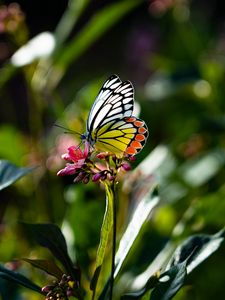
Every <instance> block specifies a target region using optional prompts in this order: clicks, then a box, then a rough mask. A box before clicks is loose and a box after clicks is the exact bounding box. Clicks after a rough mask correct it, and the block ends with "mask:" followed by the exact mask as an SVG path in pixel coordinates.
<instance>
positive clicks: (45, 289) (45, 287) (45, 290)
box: [41, 285, 54, 293]
mask: <svg viewBox="0 0 225 300" xmlns="http://www.w3.org/2000/svg"><path fill="white" fill-rule="evenodd" d="M53 287H54V286H53V285H46V286H44V287H43V288H42V289H41V291H42V292H43V293H48V292H50V291H51V290H52V288H53Z"/></svg>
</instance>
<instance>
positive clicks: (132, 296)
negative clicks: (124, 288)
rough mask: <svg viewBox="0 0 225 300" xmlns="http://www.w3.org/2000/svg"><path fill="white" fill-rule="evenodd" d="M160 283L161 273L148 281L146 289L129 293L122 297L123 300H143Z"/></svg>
mask: <svg viewBox="0 0 225 300" xmlns="http://www.w3.org/2000/svg"><path fill="white" fill-rule="evenodd" d="M158 281H159V272H157V273H155V274H154V275H152V276H151V277H150V278H149V280H148V281H147V283H146V285H145V287H144V288H143V289H141V290H139V291H135V292H132V293H127V294H125V295H123V296H122V297H121V300H131V299H136V300H137V299H141V298H142V297H143V296H144V295H145V294H146V293H147V292H148V291H149V290H150V289H153V288H154V287H155V286H156V284H157V283H158Z"/></svg>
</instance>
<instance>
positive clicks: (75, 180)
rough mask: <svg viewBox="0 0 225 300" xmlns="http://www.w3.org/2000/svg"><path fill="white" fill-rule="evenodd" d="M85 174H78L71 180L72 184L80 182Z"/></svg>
mask: <svg viewBox="0 0 225 300" xmlns="http://www.w3.org/2000/svg"><path fill="white" fill-rule="evenodd" d="M85 175H86V173H85V172H80V173H79V174H78V175H77V176H76V177H75V178H74V180H73V182H74V183H78V182H81V181H82V180H83V178H84V177H85Z"/></svg>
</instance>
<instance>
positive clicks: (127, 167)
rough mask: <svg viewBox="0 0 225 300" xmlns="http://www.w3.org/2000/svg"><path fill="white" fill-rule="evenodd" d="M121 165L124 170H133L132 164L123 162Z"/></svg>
mask: <svg viewBox="0 0 225 300" xmlns="http://www.w3.org/2000/svg"><path fill="white" fill-rule="evenodd" d="M121 167H122V168H123V169H124V171H130V170H131V166H130V165H129V164H128V163H124V164H122V165H121Z"/></svg>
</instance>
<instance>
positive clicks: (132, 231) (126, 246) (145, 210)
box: [114, 187, 159, 277]
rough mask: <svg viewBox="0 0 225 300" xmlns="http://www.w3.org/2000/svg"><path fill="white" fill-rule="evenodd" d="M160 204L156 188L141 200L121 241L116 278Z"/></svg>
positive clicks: (116, 260)
mask: <svg viewBox="0 0 225 300" xmlns="http://www.w3.org/2000/svg"><path fill="white" fill-rule="evenodd" d="M158 202H159V196H158V191H157V188H156V187H154V188H153V189H152V191H151V192H150V193H149V194H148V195H146V196H145V197H144V198H143V199H142V200H141V202H140V203H139V205H138V206H137V208H136V209H135V212H134V214H133V216H132V219H131V221H130V223H129V225H128V227H127V229H126V231H125V233H124V234H123V236H122V238H121V240H120V244H119V248H118V251H117V253H116V257H115V265H116V269H115V273H114V276H115V277H116V276H117V275H118V273H119V271H120V269H121V267H122V264H123V262H124V260H125V259H126V257H127V255H128V253H129V251H130V249H131V247H132V245H133V243H134V241H135V240H136V238H137V236H138V234H139V232H140V230H141V228H142V225H143V224H144V222H145V221H146V220H147V218H148V217H149V214H150V213H151V212H152V210H153V209H154V207H155V206H156V205H157V204H158Z"/></svg>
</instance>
